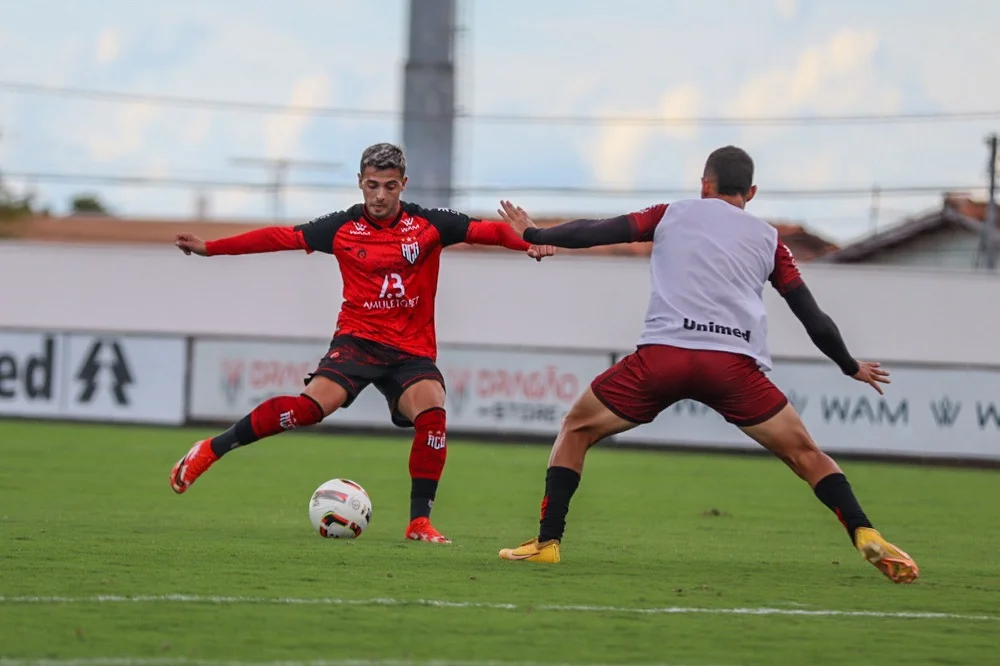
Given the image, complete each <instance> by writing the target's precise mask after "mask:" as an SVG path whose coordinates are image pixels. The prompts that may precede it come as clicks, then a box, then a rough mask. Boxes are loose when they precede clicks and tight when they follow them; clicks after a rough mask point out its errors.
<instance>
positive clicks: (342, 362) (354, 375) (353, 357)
mask: <svg viewBox="0 0 1000 666" xmlns="http://www.w3.org/2000/svg"><path fill="white" fill-rule="evenodd" d="M316 376H320V377H326V378H327V379H329V380H331V381H334V382H336V383H337V384H339V385H340V386H343V387H344V390H345V391H347V400H346V401H345V402H344V404H343V405H342V406H341V408H342V409H344V408H347V407H350V406H351V403H353V402H354V400H355V399H356V398H357V397H358V396H359V395H360V394H361V392H362V391H363V390H365V388H367V387H368V385H369V384H374V385H375V388H377V389H378V390H379V392H380V393H381V394H382V395H384V396H385V400H386V402H387V403H388V404H389V412H390V414H391V415H392V423H393V425H396V426H399V427H400V428H409V427H412V426H413V424H412V423H411V422H410V420H409V419H407V418H406V417H405V416H403V415H402V414H400V413H399V409H398V406H399V398H400V396H401V395H403V391H405V390H406V389H407V388H409V387H410V386H411V385H413V384H415V383H417V382H419V381H421V380H424V379H433V380H434V381H436V382H439V383H440V384H441V386H442V387H443V386H444V377H443V376H442V375H441V371H440V370H439V369H438V367H437V364H435V363H434V361H433V360H432V359H430V358H427V357H424V356H414V355H413V354H408V353H407V352H404V351H400V350H398V349H394V348H392V347H388V346H386V345H383V344H379V343H378V342H373V341H372V340H365V339H363V338H357V337H354V336H350V335H338V336H335V337H334V338H333V340H332V341H331V342H330V350H329V351H328V352H327V353H326V356H324V357H323V359H322V360H321V361H320V362H319V365H318V366H317V367H316V369H315V370H314V371H313V372H312V373H310V375H309V376H308V377H306V379H305V383H306V384H307V385H308V384H309V382H310V380H312V378H313V377H316Z"/></svg>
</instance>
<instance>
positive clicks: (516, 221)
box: [497, 201, 535, 235]
mask: <svg viewBox="0 0 1000 666" xmlns="http://www.w3.org/2000/svg"><path fill="white" fill-rule="evenodd" d="M497 213H499V215H500V217H501V218H502V219H503V221H504V222H506V223H507V224H509V225H510V226H511V227H512V228H513V229H514V231H516V232H517V233H518V234H521V235H524V230H525V229H528V228H529V227H534V226H535V222H534V220H532V219H531V218H530V217H528V214H527V213H526V212H524V209H523V208H521V207H520V206H515V205H514V204H512V203H511V202H509V201H501V202H500V208H498V209H497Z"/></svg>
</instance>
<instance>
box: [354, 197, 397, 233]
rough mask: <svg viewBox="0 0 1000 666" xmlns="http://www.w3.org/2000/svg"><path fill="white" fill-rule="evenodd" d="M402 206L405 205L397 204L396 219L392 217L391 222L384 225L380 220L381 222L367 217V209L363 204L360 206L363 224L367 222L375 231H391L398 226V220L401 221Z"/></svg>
mask: <svg viewBox="0 0 1000 666" xmlns="http://www.w3.org/2000/svg"><path fill="white" fill-rule="evenodd" d="M404 206H405V204H404V203H403V202H402V201H400V202H399V210H398V211H397V212H396V217H394V218H393V220H392V222H389V223H388V224H386V223H385V221H384V220H381V221H380V220H376V219H375V218H373V217H371V216H369V215H368V207H367V206H365V205H364V204H361V217H363V218H364V220H365V222H367V223H368V224H370V225H372V226H373V227H375V228H376V229H392V228H393V227H395V226H396V225H397V224H399V220H400V219H402V217H403V212H404Z"/></svg>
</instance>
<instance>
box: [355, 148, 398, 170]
mask: <svg viewBox="0 0 1000 666" xmlns="http://www.w3.org/2000/svg"><path fill="white" fill-rule="evenodd" d="M368 167H371V168H372V169H375V170H376V171H382V170H383V169H399V173H400V174H402V175H404V176H405V175H406V155H404V154H403V149H402V148H400V147H399V146H397V145H395V144H392V143H376V144H374V145H371V146H368V147H367V148H365V152H363V153H361V173H364V172H365V169H367V168H368Z"/></svg>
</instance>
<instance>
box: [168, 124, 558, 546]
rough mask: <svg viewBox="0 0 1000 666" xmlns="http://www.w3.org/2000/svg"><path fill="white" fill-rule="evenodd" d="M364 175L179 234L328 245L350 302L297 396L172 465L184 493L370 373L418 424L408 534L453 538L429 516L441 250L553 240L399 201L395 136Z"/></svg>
mask: <svg viewBox="0 0 1000 666" xmlns="http://www.w3.org/2000/svg"><path fill="white" fill-rule="evenodd" d="M358 185H359V187H360V188H361V191H362V192H363V194H364V203H363V204H357V205H355V206H353V207H351V208H349V209H347V210H344V211H339V212H335V213H330V214H329V215H324V216H322V217H319V218H316V219H314V220H312V221H311V222H309V223H307V224H301V225H298V226H284V227H280V226H279V227H269V228H264V229H258V230H255V231H250V232H247V233H245V234H240V235H237V236H232V237H229V238H221V239H219V240H214V241H208V242H205V241H202V240H201V239H199V238H196V237H195V236H192V235H190V234H180V235H178V236H177V239H176V245H177V247H179V248H180V249H181V250H182V251H183V252H185V253H186V254H197V255H200V256H207V257H214V256H221V255H237V254H253V253H259V252H277V251H281V250H303V251H305V252H325V253H327V254H332V255H333V256H334V257H335V258H336V259H337V262H338V263H339V264H340V271H341V275H342V277H343V282H344V291H343V299H344V300H343V305H342V306H341V310H340V315H339V317H338V320H337V326H336V330H335V332H334V334H333V339H332V341H331V343H330V348H329V350H328V352H327V353H326V355H325V356H324V357H323V359H322V360H321V361H320V362H319V364H318V366H317V368H316V370H315V371H314V372H313V373H311V374H310V375H309V376H308V377H306V378H305V390H304V391H303V393H301V394H300V395H296V396H291V395H289V396H280V397H275V398H271V399H270V400H267V401H265V402H263V403H261V404H260V405H258V406H257V407H256V408H255V409H254V410H253V411H252V412H250V414H248V415H246V416H245V417H243V418H242V419H240V420H239V421H238V422H236V423H235V424H234V425H233V426H232V427H231V428H229V429H228V430H226V431H225V432H224V433H222V434H220V435H217V436H215V437H213V438H211V439H205V440H202V441H199V442H197V443H196V444H195V445H194V446H193V447H192V448H191V450H190V451H189V452H188V453H187V454H186V455H185V456H184V457H183V458H181V459H180V461H178V462H177V464H176V465H175V466H174V468H173V470H172V471H171V473H170V486H171V488H173V490H174V492H177V493H183V492H184V491H186V490H187V489H188V488H189V487H190V486H191V484H192V483H194V482H195V480H196V479H197V478H198V477H199V476H201V475H202V474H203V473H204V472H205V471H206V470H207V469H208V468H209V467H210V466H211V465H212V464H213V463H215V461H217V460H218V459H219V458H221V457H222V456H223V455H225V454H226V453H228V452H229V451H232V450H233V449H235V448H237V447H241V446H246V445H247V444H250V443H252V442H256V441H257V440H259V439H263V438H265V437H270V436H272V435H277V434H279V433H282V432H285V431H286V430H293V429H295V428H302V427H306V426H310V425H314V424H317V423H319V422H320V421H322V420H323V419H324V418H325V417H327V416H329V415H330V414H332V413H333V412H335V411H336V410H338V409H344V408H347V407H349V406H350V405H351V403H352V402H354V400H355V399H356V398H357V397H358V394H360V393H361V391H363V390H364V389H365V388H366V387H367V386H368V385H369V384H374V385H375V388H377V389H378V390H379V391H380V392H381V393H382V394H383V395H384V396H385V399H386V401H387V402H388V405H389V411H390V414H391V418H392V422H393V424H395V425H397V426H399V427H404V428H408V427H412V428H414V429H415V431H416V434H415V436H414V438H413V445H412V448H411V449H410V464H409V467H410V477H411V489H410V523H409V526H408V527H407V529H406V532H405V538H407V539H412V540H417V541H429V542H433V543H450V541H449V540H448V539H447V538H445V537H444V536H443V535H442V534H441V533H440V532H438V530H436V529H435V528H434V526H433V525H431V523H430V513H431V507H432V506H433V504H434V498H435V496H436V494H437V487H438V482H439V481H440V479H441V473H442V471H443V470H444V465H445V458H446V456H447V450H448V449H447V438H446V430H447V426H446V420H445V387H444V378H443V377H442V375H441V371H440V370H439V369H438V367H437V365H436V363H435V361H436V359H437V338H436V335H435V328H434V300H435V297H436V294H437V282H438V267H439V262H440V257H441V250H442V249H443V248H445V247H448V246H449V245H454V244H456V243H470V244H477V245H495V246H502V247H505V248H508V249H511V250H518V251H522V252H526V253H527V254H528V256H530V257H532V258H534V259H536V260H541V259H542V257H544V256H549V255H551V254H552V253H553V248H551V247H547V246H536V245H531V244H530V243H527V242H526V241H524V240H522V239H521V238H520V237H519V236H518V235H517V234H516V233H515V232H514V231H513V230H512V229H511V228H510V226H509V225H508V224H506V223H505V222H488V221H482V220H478V219H473V218H470V217H469V216H467V215H463V214H462V213H457V212H455V211H451V210H444V209H430V210H428V209H425V208H421V207H420V206H417V205H415V204H412V203H407V202H404V201H401V200H400V196H401V195H402V193H403V190H404V189H405V187H406V158H405V156H404V154H403V151H402V150H401V149H400V148H399V147H397V146H394V145H392V144H388V143H380V144H375V145H373V146H370V147H368V148H367V149H366V150H365V151H364V153H363V154H362V156H361V169H360V173H359V174H358Z"/></svg>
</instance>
